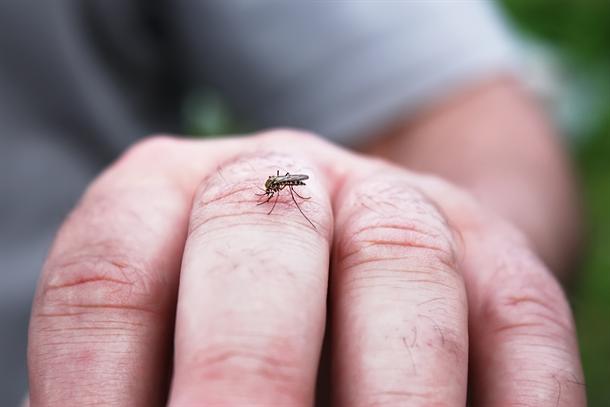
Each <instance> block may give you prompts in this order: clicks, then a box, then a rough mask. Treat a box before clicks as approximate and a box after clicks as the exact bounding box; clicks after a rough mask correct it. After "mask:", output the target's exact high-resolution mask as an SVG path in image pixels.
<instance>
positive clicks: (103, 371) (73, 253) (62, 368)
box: [28, 138, 200, 406]
mask: <svg viewBox="0 0 610 407" xmlns="http://www.w3.org/2000/svg"><path fill="white" fill-rule="evenodd" d="M195 144H196V143H192V142H191V143H188V144H187V143H186V142H179V141H176V140H171V139H162V138H157V139H151V140H149V141H146V142H143V143H140V144H139V145H138V146H136V147H134V148H132V149H131V150H130V151H129V152H128V153H127V154H126V155H125V157H123V158H122V159H121V160H119V162H118V163H117V164H115V165H114V166H113V167H112V168H111V169H110V170H109V171H107V172H106V173H105V174H103V175H102V176H101V177H100V178H99V179H98V180H97V181H96V182H95V183H94V184H93V185H92V187H91V188H90V189H89V190H88V191H87V193H86V194H85V196H84V197H83V199H82V201H81V202H80V204H79V205H78V207H77V208H76V209H75V210H74V212H73V213H72V214H71V216H70V217H69V219H68V220H67V222H66V223H65V225H64V226H63V227H62V229H61V231H60V232H59V234H58V236H57V238H56V240H55V243H54V245H53V248H52V250H51V252H50V254H49V257H48V260H47V262H46V264H45V266H44V270H43V273H42V275H41V278H40V281H39V286H38V289H37V293H36V297H35V300H34V303H33V309H32V315H31V322H30V333H29V349H28V360H29V371H30V377H29V379H30V397H31V403H32V405H35V406H43V405H58V406H60V405H62V406H63V405H65V406H74V405H92V404H97V405H108V406H110V405H130V406H138V405H142V406H152V405H158V404H159V403H162V402H163V399H164V398H165V397H166V395H165V394H164V393H165V392H166V391H167V384H166V383H165V381H166V377H167V371H168V369H167V367H168V366H167V365H168V362H169V356H170V347H171V335H172V326H173V314H174V309H175V297H176V288H177V281H178V274H179V267H180V258H181V254H182V248H183V245H184V241H185V237H186V230H187V224H188V213H189V209H190V203H191V198H192V192H191V191H193V190H194V187H193V186H189V183H192V180H189V177H187V176H186V174H188V171H185V166H184V165H183V166H180V167H177V166H175V163H176V160H175V159H174V158H175V157H174V154H176V155H178V156H180V157H181V159H183V158H184V157H186V156H188V155H189V154H191V150H192V149H196V148H195ZM191 147H193V148H191ZM199 153H200V152H199ZM178 168H179V169H178ZM190 178H193V177H192V176H191V177H190ZM197 178H199V177H197Z"/></svg>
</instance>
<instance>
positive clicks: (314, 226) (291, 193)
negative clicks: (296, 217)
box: [288, 185, 318, 230]
mask: <svg viewBox="0 0 610 407" xmlns="http://www.w3.org/2000/svg"><path fill="white" fill-rule="evenodd" d="M288 188H289V189H290V196H291V197H292V201H293V202H294V204H295V205H296V206H297V208H298V209H299V212H301V215H303V217H304V218H305V219H307V222H309V224H310V225H311V226H313V228H314V229H315V230H318V228H316V225H314V224H313V222H312V221H310V220H309V218H308V217H307V215H305V214H304V213H303V211H302V210H301V207H300V206H299V204H298V203H297V200H296V199H294V194H293V192H295V191H294V189H292V185H290V186H289V187H288ZM295 193H296V192H295ZM297 195H299V194H297ZM299 196H300V195H299Z"/></svg>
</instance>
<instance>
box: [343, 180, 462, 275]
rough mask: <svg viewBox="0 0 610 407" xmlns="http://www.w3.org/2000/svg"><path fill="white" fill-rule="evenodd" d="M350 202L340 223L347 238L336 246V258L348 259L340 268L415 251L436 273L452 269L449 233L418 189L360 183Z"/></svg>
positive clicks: (452, 249) (453, 259)
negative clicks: (338, 252) (345, 231)
mask: <svg viewBox="0 0 610 407" xmlns="http://www.w3.org/2000/svg"><path fill="white" fill-rule="evenodd" d="M351 201H352V202H351V206H352V210H351V211H350V214H349V215H348V218H347V219H345V222H344V223H345V224H346V225H348V227H347V233H346V234H345V236H348V238H347V239H345V240H343V241H342V242H341V245H340V247H339V250H340V253H341V255H340V256H339V258H340V260H341V261H343V262H345V263H348V264H345V263H344V266H346V267H349V266H350V265H351V266H353V265H355V264H359V263H360V262H363V261H364V262H369V261H375V260H376V259H379V260H384V259H388V258H400V257H401V256H410V257H413V253H418V257H419V258H421V259H424V260H425V264H426V265H428V267H431V268H432V269H434V271H438V269H442V270H445V271H449V270H455V269H456V266H455V257H456V256H455V248H454V241H453V238H452V235H451V231H450V229H449V227H448V225H447V224H446V222H445V219H444V218H443V216H442V215H441V214H440V213H439V211H438V210H437V209H436V207H435V206H434V205H433V204H432V203H430V202H429V201H428V200H427V199H425V197H423V196H422V195H421V194H420V193H419V192H417V191H415V190H413V189H410V188H408V187H404V186H397V185H393V186H387V185H386V186H384V185H380V184H373V185H363V186H362V189H361V190H360V191H357V192H356V193H355V194H354V196H353V197H352V200H351Z"/></svg>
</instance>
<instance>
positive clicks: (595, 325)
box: [185, 0, 610, 407]
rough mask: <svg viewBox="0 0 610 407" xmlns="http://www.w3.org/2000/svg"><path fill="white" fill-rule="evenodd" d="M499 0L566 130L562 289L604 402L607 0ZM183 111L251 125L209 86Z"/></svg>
mask: <svg viewBox="0 0 610 407" xmlns="http://www.w3.org/2000/svg"><path fill="white" fill-rule="evenodd" d="M500 3H501V5H502V6H503V8H504V10H505V12H506V13H507V14H508V16H509V20H510V21H511V22H512V24H513V26H514V28H516V31H517V32H518V33H519V34H520V35H522V37H523V40H524V43H526V44H529V45H528V46H527V47H526V48H528V49H529V51H528V52H527V53H526V54H528V55H529V57H528V59H531V61H529V62H530V64H532V65H533V67H534V70H540V71H541V72H538V73H537V74H536V73H534V76H537V77H538V78H537V81H538V82H542V85H543V86H542V87H543V88H545V87H546V88H550V89H546V92H544V93H549V94H550V95H547V96H548V97H549V100H548V102H549V104H550V108H551V110H552V111H553V112H554V114H555V115H556V116H557V117H556V119H557V122H558V123H559V125H560V127H561V128H562V129H563V132H564V133H565V134H566V136H567V137H568V140H569V144H570V148H571V149H572V152H573V156H574V160H575V163H576V167H577V171H578V172H579V175H580V177H581V180H582V187H583V193H584V197H585V205H586V214H587V227H588V235H587V238H588V242H587V248H586V252H585V255H584V257H583V262H582V265H581V267H580V269H579V270H577V278H576V279H575V281H574V284H573V285H572V286H571V287H568V291H569V292H568V294H569V296H570V300H571V303H572V306H573V307H574V310H575V313H576V323H577V326H578V333H579V338H580V346H581V352H582V357H583V363H584V368H585V376H586V383H587V393H588V398H589V405H590V406H592V407H597V406H600V407H601V406H610V1H608V0H501V2H500ZM530 48H531V49H530ZM545 82H546V84H545ZM539 85H540V84H539ZM543 90H545V89H543ZM202 106H204V108H203V109H202V108H201V107H202ZM185 117H186V119H187V127H188V128H189V129H190V131H191V132H192V133H193V134H203V135H205V134H210V135H212V134H226V133H234V134H237V133H243V132H244V131H248V130H251V129H252V128H253V127H252V126H250V125H248V123H243V122H241V121H239V120H237V119H236V117H235V116H234V115H233V114H231V112H230V111H229V110H228V109H227V106H226V105H225V104H224V103H223V102H222V99H221V98H220V97H218V95H216V94H214V93H212V92H208V93H205V94H200V95H198V96H196V97H195V98H193V99H192V100H191V101H189V102H188V103H187V104H186V111H185Z"/></svg>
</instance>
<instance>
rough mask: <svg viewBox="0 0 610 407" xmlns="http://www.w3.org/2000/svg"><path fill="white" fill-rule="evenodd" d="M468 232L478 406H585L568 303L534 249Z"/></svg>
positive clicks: (474, 394)
mask: <svg viewBox="0 0 610 407" xmlns="http://www.w3.org/2000/svg"><path fill="white" fill-rule="evenodd" d="M466 235H467V237H466V238H465V242H466V249H467V250H468V251H469V252H474V253H468V255H467V258H466V260H465V270H467V271H466V273H467V279H468V280H467V281H468V287H469V298H470V304H471V308H470V310H471V315H472V320H473V321H476V324H474V323H473V324H472V327H471V335H472V373H473V379H474V380H473V389H472V390H473V392H472V394H473V400H474V402H475V404H474V405H476V406H504V405H516V404H519V405H524V406H541V407H544V406H549V407H551V406H552V407H557V406H566V407H568V406H570V407H578V406H585V405H586V401H585V392H584V382H583V375H582V370H581V366H580V360H579V353H578V346H577V341H576V335H575V329H574V323H573V321H572V317H571V312H570V308H569V306H568V304H567V301H566V299H565V297H564V295H563V292H562V290H561V287H560V286H559V284H558V282H557V281H556V280H555V278H554V277H553V276H552V275H551V273H550V272H549V271H548V270H546V269H545V267H544V266H543V265H542V263H541V262H540V261H539V260H537V259H536V258H535V257H534V256H533V255H532V254H531V252H530V251H529V250H528V249H526V248H525V247H524V246H522V245H521V244H519V243H517V244H514V245H507V244H506V239H505V238H503V239H502V241H495V242H492V241H493V240H494V239H493V238H492V237H490V236H489V234H488V237H487V238H486V239H485V240H483V241H482V240H481V239H477V240H476V241H474V240H473V239H472V237H470V236H468V234H466Z"/></svg>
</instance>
